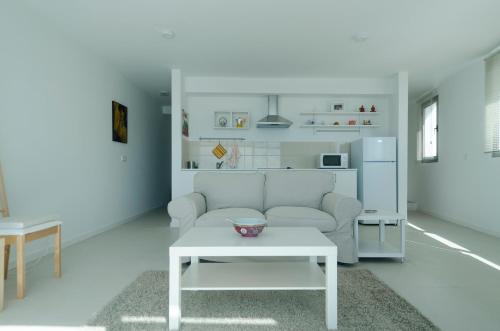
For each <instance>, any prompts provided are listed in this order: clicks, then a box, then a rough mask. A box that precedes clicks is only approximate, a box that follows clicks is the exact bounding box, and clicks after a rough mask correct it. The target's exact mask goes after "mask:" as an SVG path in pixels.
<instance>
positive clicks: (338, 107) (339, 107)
mask: <svg viewBox="0 0 500 331" xmlns="http://www.w3.org/2000/svg"><path fill="white" fill-rule="evenodd" d="M330 111H331V112H341V111H344V104H343V103H333V104H331V105H330Z"/></svg>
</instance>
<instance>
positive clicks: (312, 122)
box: [306, 120, 314, 125]
mask: <svg viewBox="0 0 500 331" xmlns="http://www.w3.org/2000/svg"><path fill="white" fill-rule="evenodd" d="M306 125H314V120H307V121H306Z"/></svg>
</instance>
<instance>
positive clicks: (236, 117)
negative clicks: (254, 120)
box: [231, 112, 250, 129]
mask: <svg viewBox="0 0 500 331" xmlns="http://www.w3.org/2000/svg"><path fill="white" fill-rule="evenodd" d="M231 116H232V120H233V122H232V126H233V128H236V129H248V128H249V122H250V114H249V113H248V112H232V113H231Z"/></svg>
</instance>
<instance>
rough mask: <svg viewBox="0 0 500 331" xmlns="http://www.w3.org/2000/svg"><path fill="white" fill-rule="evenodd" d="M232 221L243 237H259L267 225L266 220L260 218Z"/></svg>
mask: <svg viewBox="0 0 500 331" xmlns="http://www.w3.org/2000/svg"><path fill="white" fill-rule="evenodd" d="M230 221H231V222H232V223H233V226H234V229H235V230H236V232H238V233H239V234H241V236H242V237H257V236H258V235H259V233H261V232H262V230H264V228H265V227H266V225H267V221H266V220H264V219H259V218H238V219H234V220H232V219H231V220H230Z"/></svg>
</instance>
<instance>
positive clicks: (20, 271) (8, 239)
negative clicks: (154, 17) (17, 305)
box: [0, 165, 62, 299]
mask: <svg viewBox="0 0 500 331" xmlns="http://www.w3.org/2000/svg"><path fill="white" fill-rule="evenodd" d="M0 202H1V203H2V205H1V209H0V211H1V213H2V216H3V217H10V213H9V205H8V202H7V193H6V190H5V183H4V180H3V173H2V168H1V165H0ZM14 222H15V221H14ZM18 223H19V224H20V225H21V226H22V227H20V228H17V229H12V230H1V229H0V238H2V239H4V240H5V248H4V253H5V259H4V265H3V276H4V277H2V280H3V279H7V273H8V270H9V269H8V268H9V256H10V246H11V245H16V274H17V298H18V299H23V298H24V295H25V288H26V285H25V280H26V278H25V262H24V247H25V244H26V243H27V242H30V241H32V240H36V239H40V238H44V237H46V236H49V235H52V234H53V235H54V277H57V278H59V277H61V224H62V222H61V221H59V220H57V219H46V220H44V221H43V222H35V223H33V222H31V225H30V221H26V222H18ZM0 267H1V266H0ZM0 293H1V292H0ZM2 297H3V296H2Z"/></svg>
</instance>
